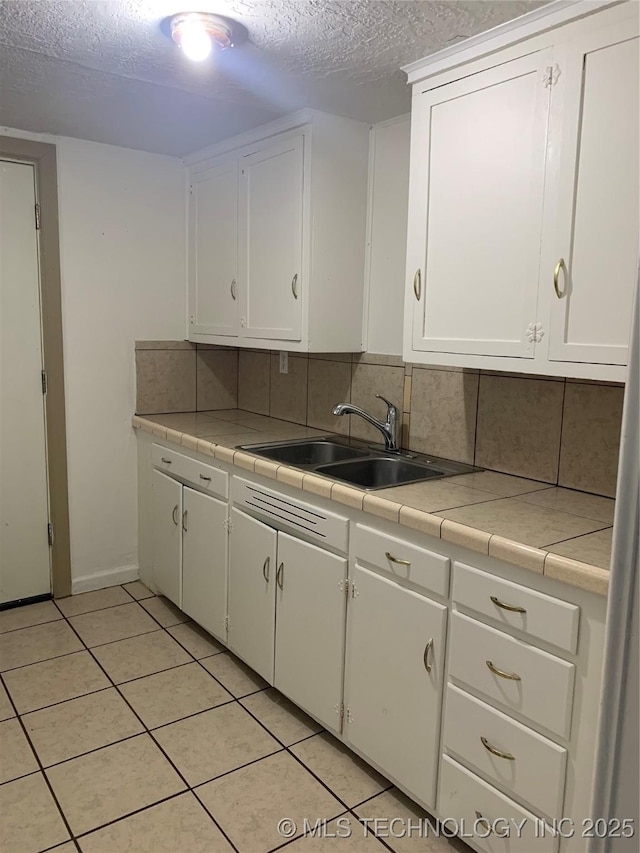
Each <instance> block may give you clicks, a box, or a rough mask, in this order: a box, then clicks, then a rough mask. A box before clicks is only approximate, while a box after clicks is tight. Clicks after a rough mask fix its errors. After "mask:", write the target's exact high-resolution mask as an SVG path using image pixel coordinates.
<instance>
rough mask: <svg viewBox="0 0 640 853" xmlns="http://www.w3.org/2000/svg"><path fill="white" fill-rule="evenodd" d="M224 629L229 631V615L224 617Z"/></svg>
mask: <svg viewBox="0 0 640 853" xmlns="http://www.w3.org/2000/svg"><path fill="white" fill-rule="evenodd" d="M224 629H225V631H227V632H228V631H229V617H228V616H225V617H224Z"/></svg>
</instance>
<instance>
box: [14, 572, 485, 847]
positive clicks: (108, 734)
mask: <svg viewBox="0 0 640 853" xmlns="http://www.w3.org/2000/svg"><path fill="white" fill-rule="evenodd" d="M0 680H1V683H0V850H1V851H2V853H40V851H44V850H55V851H60V853H73V851H74V850H75V851H78V850H79V851H81V853H227V851H234V850H235V851H239V853H267V851H271V850H275V849H278V848H281V847H283V848H284V849H285V850H289V849H290V850H291V853H297V851H298V850H299V849H300V848H301V847H303V846H306V847H308V848H309V849H311V850H314V851H316V850H317V851H345V853H351V851H361V853H376V851H379V853H382V851H384V850H385V849H386V850H393V851H397V853H405V851H416V853H421V851H423V853H452V851H454V850H455V851H467V853H468V851H469V848H468V847H466V846H465V845H464V844H462V843H461V842H459V841H457V840H453V841H447V840H445V839H434V838H429V839H427V838H424V837H420V833H416V830H415V826H416V819H417V818H424V817H425V816H426V814H425V812H423V811H422V810H421V809H420V808H419V807H418V806H416V805H415V803H412V802H411V801H409V800H408V799H407V798H406V797H404V796H403V795H402V794H401V793H400V792H398V791H397V790H395V789H394V788H392V786H391V784H390V783H389V782H388V781H387V780H386V779H384V778H383V777H382V776H380V775H379V774H378V773H376V772H375V771H374V770H373V769H372V768H370V767H368V766H367V765H366V764H365V763H364V762H362V761H360V760H359V759H358V758H356V756H354V755H353V754H352V753H351V752H350V751H349V750H347V749H346V748H345V747H343V746H342V745H341V744H340V743H339V742H338V741H337V740H336V739H335V738H333V737H332V736H331V735H330V734H328V733H327V732H324V731H322V729H321V727H320V726H319V725H318V724H317V723H315V722H314V721H313V720H312V719H310V718H309V717H308V716H307V715H306V714H304V713H303V712H302V711H300V710H299V709H298V708H296V707H295V706H294V705H292V704H291V703H290V702H288V701H287V700H286V699H285V698H284V697H283V696H281V695H280V694H279V693H278V692H277V691H276V690H274V689H273V688H271V687H268V685H267V684H266V683H265V682H264V681H263V680H262V679H261V678H260V677H259V676H258V675H256V673H254V672H253V671H252V670H251V669H249V668H248V667H247V666H245V665H244V664H243V663H242V662H241V661H239V660H237V659H236V658H234V656H233V655H231V654H230V653H229V652H226V651H225V650H224V648H223V647H222V646H221V645H220V644H219V643H218V642H216V641H215V640H214V639H213V638H212V637H210V636H209V635H208V634H206V633H205V632H204V631H202V630H201V629H200V628H199V627H198V626H197V625H195V624H194V623H193V622H190V621H189V620H188V619H187V617H186V616H185V615H184V614H183V613H181V612H180V611H179V610H178V609H177V608H176V607H174V606H173V604H171V603H170V602H168V601H166V600H165V599H163V598H160V597H156V596H154V595H153V594H152V593H151V592H150V591H149V590H148V589H146V587H144V586H143V585H142V584H141V583H139V582H135V583H132V584H126V585H125V586H122V587H111V588H109V589H105V590H99V591H96V592H88V593H84V594H83V595H78V596H74V597H73V598H67V599H63V600H60V601H59V602H56V603H53V602H51V601H48V602H44V603H39V604H32V605H29V606H26V607H22V608H19V609H15V610H9V611H3V612H0ZM284 818H288V819H290V820H291V821H293V822H294V823H295V825H296V830H294V831H292V833H291V835H290V836H287V837H285V836H284V835H282V834H280V833H279V832H278V822H279V821H280V820H282V819H284ZM376 818H377V819H378V822H377V824H376V825H375V829H374V828H373V824H372V823H371V821H372V820H373V819H376ZM394 818H397V819H399V821H408V820H409V819H411V820H412V825H413V826H414V830H413V836H412V837H411V838H407V837H401V836H402V832H403V824H402V823H398V822H396V824H394V825H391V823H390V821H391V820H392V819H394ZM305 819H306V820H308V821H310V823H311V825H314V824H315V823H316V821H317V820H320V821H324V822H325V823H324V824H320V825H319V826H320V827H324V830H322V829H320V834H316V836H315V837H309V836H306V837H305V836H304V826H305V823H304V822H305ZM407 826H408V824H407Z"/></svg>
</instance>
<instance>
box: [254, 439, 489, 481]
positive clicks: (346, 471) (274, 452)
mask: <svg viewBox="0 0 640 853" xmlns="http://www.w3.org/2000/svg"><path fill="white" fill-rule="evenodd" d="M240 449H241V450H248V451H249V452H250V453H255V454H256V456H264V457H266V458H267V459H273V460H274V461H276V462H282V463H283V464H285V465H291V466H292V467H293V468H301V469H302V470H304V471H314V472H315V473H317V474H322V475H324V476H325V477H332V478H333V479H335V480H341V481H342V482H344V483H350V484H351V485H353V486H356V487H357V488H359V489H365V490H367V491H369V490H372V489H385V488H390V487H391V486H402V485H404V484H406V483H416V482H420V481H422V480H435V479H439V478H440V477H453V476H454V475H456V474H468V473H470V472H472V471H479V470H482V469H480V468H474V467H473V466H471V465H464V464H463V463H462V462H452V461H451V460H448V459H438V458H433V459H432V458H428V457H426V456H423V455H420V454H417V453H404V452H400V453H397V454H391V453H388V452H386V451H383V450H378V449H377V448H375V447H369V446H367V445H366V444H364V442H358V441H356V440H355V439H351V440H349V439H348V438H341V437H337V436H336V437H335V438H334V437H333V436H331V437H329V436H327V437H326V438H315V439H294V440H292V441H277V442H269V443H266V444H243V445H241V446H240Z"/></svg>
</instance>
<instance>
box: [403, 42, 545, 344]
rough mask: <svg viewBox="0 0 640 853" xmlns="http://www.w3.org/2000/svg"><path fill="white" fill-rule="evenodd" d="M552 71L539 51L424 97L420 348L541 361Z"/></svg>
mask: <svg viewBox="0 0 640 853" xmlns="http://www.w3.org/2000/svg"><path fill="white" fill-rule="evenodd" d="M549 65H550V59H549V54H548V53H547V52H546V51H544V52H539V53H534V54H532V55H530V56H526V57H523V58H520V59H516V60H513V61H511V62H507V63H505V64H503V65H499V66H497V67H495V68H491V69H489V70H486V71H483V72H481V73H478V74H473V75H471V76H469V77H465V78H464V79H462V80H458V81H456V82H454V83H450V84H448V85H445V86H441V87H439V88H437V89H434V90H432V91H425V92H423V93H422V94H420V95H419V96H418V97H416V98H414V102H413V112H412V128H411V134H412V139H411V156H412V160H411V170H410V186H409V231H408V242H407V277H408V282H407V288H408V290H407V296H408V300H409V303H408V322H409V325H410V327H411V326H412V332H411V333H412V340H413V349H414V350H417V351H426V352H439V353H471V354H474V355H492V356H515V357H520V358H533V355H534V344H533V342H532V341H530V340H529V335H528V334H527V329H528V327H529V325H530V324H532V323H535V321H536V304H537V288H538V274H539V267H540V239H541V233H542V221H543V217H542V195H543V185H544V168H545V146H546V138H547V125H548V107H549V91H550V90H549V88H548V87H547V86H546V85H545V73H546V68H547V66H549ZM408 331H409V329H408Z"/></svg>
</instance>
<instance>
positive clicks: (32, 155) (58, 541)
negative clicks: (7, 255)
mask: <svg viewBox="0 0 640 853" xmlns="http://www.w3.org/2000/svg"><path fill="white" fill-rule="evenodd" d="M0 157H1V158H3V159H8V160H15V161H17V162H20V163H26V164H28V165H31V166H33V167H34V172H35V181H36V195H37V201H38V204H39V205H40V229H39V232H38V236H39V241H38V242H39V265H40V304H41V314H42V355H43V361H44V367H45V370H46V372H47V381H48V387H47V393H46V394H45V411H46V433H47V472H48V478H49V521H50V522H51V524H52V525H53V530H54V539H53V545H52V546H51V586H52V590H51V591H52V593H53V597H54V598H63V597H65V596H67V595H71V548H70V537H69V484H68V477H67V431H66V413H65V395H64V361H63V349H62V299H61V277H60V238H59V225H58V170H57V158H56V146H55V145H51V144H49V143H45V142H35V141H33V140H30V139H21V138H18V137H10V136H0Z"/></svg>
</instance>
